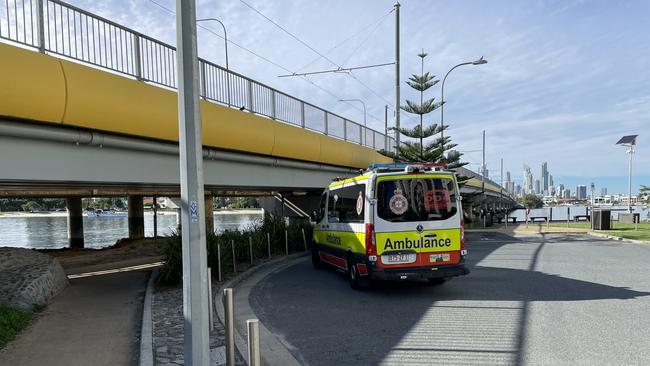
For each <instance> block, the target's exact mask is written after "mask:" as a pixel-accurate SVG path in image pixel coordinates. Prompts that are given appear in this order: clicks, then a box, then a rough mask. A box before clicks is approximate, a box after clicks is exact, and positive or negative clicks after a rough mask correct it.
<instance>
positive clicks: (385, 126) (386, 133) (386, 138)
mask: <svg viewBox="0 0 650 366" xmlns="http://www.w3.org/2000/svg"><path fill="white" fill-rule="evenodd" d="M384 151H388V104H386V105H385V106H384Z"/></svg>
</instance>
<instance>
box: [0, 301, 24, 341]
mask: <svg viewBox="0 0 650 366" xmlns="http://www.w3.org/2000/svg"><path fill="white" fill-rule="evenodd" d="M30 318H31V316H30V315H29V314H27V313H25V312H23V311H21V310H18V309H14V308H10V307H8V306H4V305H0V348H3V347H4V346H5V345H6V344H7V343H9V342H10V341H11V340H13V339H14V338H15V337H16V334H18V332H20V331H21V330H22V329H23V328H25V326H27V324H28V323H29V320H30Z"/></svg>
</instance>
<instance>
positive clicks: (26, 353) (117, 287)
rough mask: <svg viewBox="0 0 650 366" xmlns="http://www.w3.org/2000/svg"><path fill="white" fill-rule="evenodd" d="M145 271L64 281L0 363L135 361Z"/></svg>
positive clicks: (1, 353)
mask: <svg viewBox="0 0 650 366" xmlns="http://www.w3.org/2000/svg"><path fill="white" fill-rule="evenodd" d="M149 273H150V272H149V271H133V272H121V273H115V274H107V275H102V276H92V277H84V278H77V279H72V280H70V286H69V287H68V288H67V289H66V290H65V291H64V292H63V293H61V294H60V295H59V296H57V297H56V298H54V300H53V301H52V302H51V303H50V304H49V305H48V306H47V308H46V309H45V310H44V311H43V312H42V313H39V314H36V315H35V318H34V320H33V321H32V324H30V325H29V326H28V327H27V329H25V330H23V331H22V332H21V334H19V335H18V337H17V338H16V339H15V340H14V341H12V342H10V343H9V344H8V345H7V346H6V347H5V348H4V349H2V350H0V365H2V366H5V365H6V366H10V365H11V366H14V365H21V366H31V365H34V366H41V365H52V366H77V365H79V366H82V365H83V366H86V365H95V366H101V365H137V364H138V358H139V352H140V340H139V339H140V325H141V316H142V301H143V297H144V292H145V289H146V281H147V279H148V277H149Z"/></svg>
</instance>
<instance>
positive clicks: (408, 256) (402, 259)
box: [381, 253, 416, 264]
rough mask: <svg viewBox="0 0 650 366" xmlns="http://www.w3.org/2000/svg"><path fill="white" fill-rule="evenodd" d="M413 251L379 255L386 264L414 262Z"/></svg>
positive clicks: (414, 255)
mask: <svg viewBox="0 0 650 366" xmlns="http://www.w3.org/2000/svg"><path fill="white" fill-rule="evenodd" d="M415 258H416V254H415V253H400V254H385V255H382V256H381V261H382V262H384V263H386V264H404V263H413V262H415Z"/></svg>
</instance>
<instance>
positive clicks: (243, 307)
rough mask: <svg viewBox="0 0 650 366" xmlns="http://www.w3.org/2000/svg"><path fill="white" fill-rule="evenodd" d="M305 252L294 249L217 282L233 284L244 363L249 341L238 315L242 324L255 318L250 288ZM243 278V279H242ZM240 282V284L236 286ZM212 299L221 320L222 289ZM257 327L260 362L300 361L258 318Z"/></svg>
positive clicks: (237, 333) (238, 345) (237, 345)
mask: <svg viewBox="0 0 650 366" xmlns="http://www.w3.org/2000/svg"><path fill="white" fill-rule="evenodd" d="M305 256H306V253H305V252H302V253H295V254H291V255H289V256H285V257H280V258H275V259H272V260H270V261H268V262H265V263H263V264H261V265H259V266H256V267H253V268H251V269H249V270H248V271H246V272H243V273H242V274H240V275H238V276H237V277H235V278H233V279H231V280H229V281H227V282H225V283H223V284H222V285H221V286H219V289H224V288H233V295H234V297H235V299H236V301H235V309H236V311H235V327H234V328H235V348H237V351H238V352H239V354H240V355H242V357H243V358H244V360H245V361H246V363H248V345H247V342H246V338H245V337H244V336H245V334H244V336H242V334H241V333H240V330H239V328H240V327H239V326H238V321H237V319H238V318H240V319H243V320H244V323H243V325H245V320H246V319H251V318H257V317H256V316H255V313H254V312H253V309H252V308H251V306H250V303H249V301H248V297H249V294H250V291H251V290H252V288H253V287H254V286H255V285H256V284H257V283H258V282H260V281H261V280H262V279H264V278H265V277H266V276H268V275H269V274H271V273H273V272H276V271H279V270H282V269H284V268H286V267H288V266H291V265H293V264H294V263H296V262H298V261H299V260H301V259H304V257H305ZM244 282H245V283H244ZM238 286H239V287H238ZM214 296H215V301H214V304H215V306H216V308H217V315H218V318H219V321H220V322H221V323H222V324H224V323H225V322H224V319H225V316H224V314H225V311H224V308H223V303H222V301H221V291H217V293H215V294H214ZM237 300H238V301H237ZM259 330H260V353H261V357H262V364H263V365H283V366H290V365H300V363H299V362H298V360H296V358H295V357H294V356H293V355H292V354H291V352H289V350H288V348H287V345H286V344H285V343H284V342H283V341H282V340H281V339H280V338H278V337H277V336H276V335H274V334H273V333H271V331H269V330H268V328H267V327H266V326H265V325H264V323H262V322H261V321H260V322H259Z"/></svg>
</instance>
